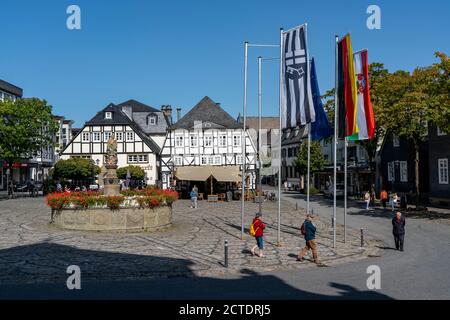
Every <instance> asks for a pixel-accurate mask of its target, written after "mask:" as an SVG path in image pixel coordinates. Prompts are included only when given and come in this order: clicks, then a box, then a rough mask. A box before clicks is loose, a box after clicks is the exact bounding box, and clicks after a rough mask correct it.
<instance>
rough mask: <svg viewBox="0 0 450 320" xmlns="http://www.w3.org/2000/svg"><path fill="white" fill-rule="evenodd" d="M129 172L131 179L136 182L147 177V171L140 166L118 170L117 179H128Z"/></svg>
mask: <svg viewBox="0 0 450 320" xmlns="http://www.w3.org/2000/svg"><path fill="white" fill-rule="evenodd" d="M127 170H130V174H131V178H132V179H134V180H143V179H144V177H145V171H144V169H142V168H141V167H139V166H131V165H130V166H128V167H120V168H119V169H117V177H119V179H126V178H127Z"/></svg>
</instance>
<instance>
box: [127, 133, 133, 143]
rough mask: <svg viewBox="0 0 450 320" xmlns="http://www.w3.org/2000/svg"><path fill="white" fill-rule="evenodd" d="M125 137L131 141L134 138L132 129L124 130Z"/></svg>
mask: <svg viewBox="0 0 450 320" xmlns="http://www.w3.org/2000/svg"><path fill="white" fill-rule="evenodd" d="M126 139H127V141H133V140H134V132H133V131H127V132H126Z"/></svg>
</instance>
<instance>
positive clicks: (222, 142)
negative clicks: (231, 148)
mask: <svg viewBox="0 0 450 320" xmlns="http://www.w3.org/2000/svg"><path fill="white" fill-rule="evenodd" d="M226 146H227V136H225V135H221V136H219V147H226Z"/></svg>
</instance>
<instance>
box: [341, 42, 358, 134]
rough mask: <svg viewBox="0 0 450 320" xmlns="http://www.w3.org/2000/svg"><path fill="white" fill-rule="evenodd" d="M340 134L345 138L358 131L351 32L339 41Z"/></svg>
mask: <svg viewBox="0 0 450 320" xmlns="http://www.w3.org/2000/svg"><path fill="white" fill-rule="evenodd" d="M337 54H338V84H337V108H338V136H339V138H345V137H348V136H351V135H353V134H355V133H358V126H357V124H356V105H357V99H358V94H357V87H356V75H355V65H354V62H353V48H352V43H351V40H350V34H347V35H346V36H345V37H343V38H342V39H341V40H340V41H339V42H338V52H337Z"/></svg>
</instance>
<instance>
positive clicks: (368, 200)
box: [364, 191, 370, 210]
mask: <svg viewBox="0 0 450 320" xmlns="http://www.w3.org/2000/svg"><path fill="white" fill-rule="evenodd" d="M364 201H365V202H366V210H369V206H370V192H369V191H367V192H366V194H365V195H364Z"/></svg>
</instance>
